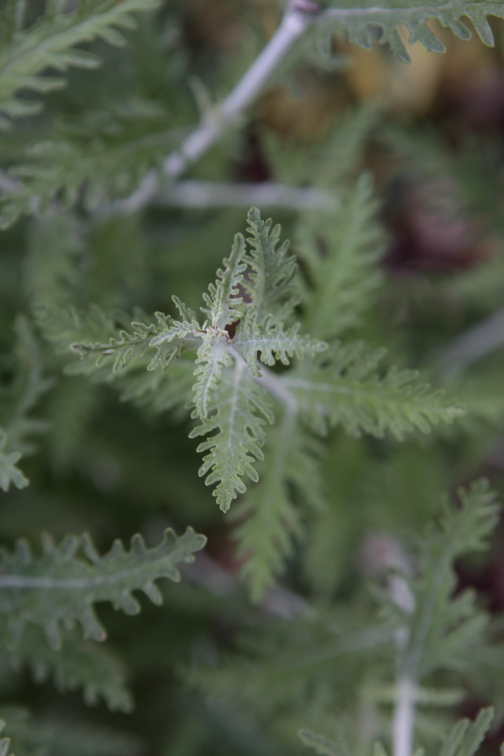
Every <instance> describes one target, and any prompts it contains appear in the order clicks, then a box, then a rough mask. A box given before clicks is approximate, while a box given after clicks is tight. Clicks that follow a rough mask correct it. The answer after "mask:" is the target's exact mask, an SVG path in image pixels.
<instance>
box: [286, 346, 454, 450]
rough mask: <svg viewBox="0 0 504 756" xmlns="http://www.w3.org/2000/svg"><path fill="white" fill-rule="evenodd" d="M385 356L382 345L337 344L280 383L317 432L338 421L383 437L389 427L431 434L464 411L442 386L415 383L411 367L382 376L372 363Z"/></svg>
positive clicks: (399, 433) (396, 432)
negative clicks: (370, 347) (325, 355)
mask: <svg viewBox="0 0 504 756" xmlns="http://www.w3.org/2000/svg"><path fill="white" fill-rule="evenodd" d="M383 356H384V352H383V350H376V351H374V352H369V351H368V350H367V349H366V348H365V346H364V345H363V344H362V343H360V342H357V343H353V344H347V345H341V344H339V345H336V346H335V348H334V349H333V350H331V352H330V354H329V355H328V359H327V361H325V362H322V361H319V362H318V364H317V363H315V364H314V363H307V362H304V363H303V364H302V365H300V366H299V368H297V369H295V370H294V371H293V372H292V373H290V374H289V375H288V376H285V377H282V384H283V386H284V387H285V388H286V389H287V390H288V391H290V392H292V394H293V395H294V396H295V397H296V400H297V401H298V402H299V406H300V407H301V410H302V411H303V413H304V415H305V418H306V419H307V420H308V422H309V424H310V425H311V427H312V428H313V429H314V430H315V431H316V432H318V433H321V434H324V433H325V432H326V429H327V426H328V425H336V424H339V423H341V424H342V425H343V427H344V428H345V430H346V431H347V432H348V433H350V434H351V435H354V436H359V435H360V434H361V433H362V432H364V433H369V434H371V435H373V436H376V437H377V438H381V437H383V436H384V435H385V433H386V432H389V433H391V434H392V435H393V436H395V438H397V439H398V440H403V439H404V437H405V435H406V434H407V433H411V432H412V431H413V430H420V431H422V432H423V433H429V432H430V430H431V427H432V426H433V425H436V424H437V423H439V422H448V423H450V422H453V420H454V419H455V418H457V417H459V416H460V415H461V414H463V409H462V408H461V407H460V406H459V405H458V404H456V403H454V402H452V401H448V400H447V399H446V398H445V396H444V392H443V391H438V390H437V391H432V390H431V389H430V387H429V386H428V385H427V384H424V383H419V382H418V380H417V378H418V374H417V373H416V372H415V371H414V370H402V371H399V370H397V368H393V367H392V368H390V370H389V371H388V372H387V373H386V375H385V376H384V377H383V378H380V377H379V375H378V374H377V372H376V368H377V366H378V365H379V363H380V361H381V359H382V358H383Z"/></svg>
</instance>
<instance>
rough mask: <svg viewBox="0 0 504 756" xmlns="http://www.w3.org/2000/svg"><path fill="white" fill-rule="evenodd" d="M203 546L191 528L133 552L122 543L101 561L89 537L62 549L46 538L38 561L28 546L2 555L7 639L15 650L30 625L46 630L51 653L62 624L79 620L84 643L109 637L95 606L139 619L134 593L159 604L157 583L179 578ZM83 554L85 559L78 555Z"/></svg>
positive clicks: (136, 540) (138, 543)
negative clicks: (180, 568) (107, 604)
mask: <svg viewBox="0 0 504 756" xmlns="http://www.w3.org/2000/svg"><path fill="white" fill-rule="evenodd" d="M204 545H205V538H204V536H201V535H197V534H196V533H195V532H194V531H193V530H192V528H188V529H187V530H186V532H185V533H184V535H182V536H180V537H177V536H176V535H175V534H174V532H173V530H166V531H165V534H164V538H163V541H162V542H161V543H160V544H159V546H156V547H155V548H152V549H148V548H146V546H145V544H144V541H143V539H142V537H141V536H140V535H135V536H133V538H132V539H131V549H130V551H129V552H128V551H125V549H124V546H123V544H122V543H121V541H119V540H118V541H114V544H113V546H112V549H111V550H110V551H109V552H108V554H106V555H105V556H103V557H100V556H99V554H98V553H97V551H96V549H95V547H94V546H93V544H92V542H91V539H90V537H89V535H87V534H84V535H83V536H81V537H76V536H67V537H66V538H65V539H64V540H63V541H62V542H61V543H60V545H59V546H57V545H56V544H55V543H54V541H53V539H52V538H51V537H50V536H48V535H44V537H43V539H42V546H43V553H42V555H41V556H38V557H37V556H34V555H33V553H32V551H31V549H30V547H29V545H28V543H27V542H26V541H18V542H17V544H16V548H15V550H14V552H13V553H9V552H8V551H6V550H3V551H2V553H1V554H0V566H1V569H0V572H1V575H0V591H1V597H0V613H2V614H5V615H7V620H8V639H9V644H10V645H11V646H15V645H16V642H17V640H18V639H19V638H20V636H21V633H22V631H23V628H24V626H25V624H26V623H27V622H33V623H35V624H38V625H40V626H41V627H43V629H44V631H45V634H46V636H47V639H48V641H49V643H50V645H51V646H52V647H53V648H59V647H60V645H61V632H60V623H65V625H66V626H72V624H74V623H75V621H78V622H79V623H80V624H81V626H82V629H83V631H84V635H85V637H86V638H92V639H94V640H104V639H105V638H106V633H105V630H104V629H103V627H102V626H101V625H100V623H99V621H98V618H97V617H96V614H95V612H94V608H93V604H94V603H96V602H97V601H110V602H112V604H113V606H114V608H115V609H122V610H123V611H124V612H125V613H126V614H138V612H139V611H140V604H139V603H138V601H137V600H136V599H135V598H134V597H133V595H132V591H134V590H142V591H144V593H145V594H146V595H147V596H148V597H149V598H150V599H151V601H153V602H154V603H156V604H160V603H161V602H162V596H161V593H160V592H159V589H158V588H157V587H156V585H155V583H154V581H155V580H157V579H158V578H160V577H167V578H170V579H171V580H174V581H178V580H179V579H180V575H179V572H178V570H177V568H176V566H175V565H176V564H177V562H190V561H192V560H193V558H194V557H193V552H195V551H199V550H200V549H202V548H203V546H204ZM79 549H82V551H83V554H84V556H85V557H86V559H83V558H82V557H80V556H79V554H78V552H79Z"/></svg>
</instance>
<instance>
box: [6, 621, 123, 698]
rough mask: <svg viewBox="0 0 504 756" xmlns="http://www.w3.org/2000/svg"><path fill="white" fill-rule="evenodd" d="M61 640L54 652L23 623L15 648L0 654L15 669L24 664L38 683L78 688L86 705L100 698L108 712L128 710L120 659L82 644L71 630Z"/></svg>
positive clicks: (35, 630) (100, 648)
mask: <svg viewBox="0 0 504 756" xmlns="http://www.w3.org/2000/svg"><path fill="white" fill-rule="evenodd" d="M63 637H64V642H63V644H62V647H61V648H60V649H59V650H57V651H56V650H54V649H53V648H51V647H50V646H48V644H47V641H46V639H45V638H44V635H43V633H42V632H41V630H40V628H38V627H37V626H36V625H33V624H32V623H27V625H26V626H25V628H24V631H23V634H22V636H21V638H20V639H19V642H18V643H17V645H16V647H15V648H14V649H12V650H8V649H6V648H4V650H3V652H2V651H0V654H1V653H4V654H5V655H6V658H7V661H8V662H9V663H10V665H11V666H12V667H13V668H14V669H16V670H19V669H20V668H22V667H23V666H24V665H28V666H29V667H30V669H31V671H32V676H33V678H34V679H35V681H36V682H37V683H39V684H40V683H44V682H46V680H47V679H48V678H49V677H52V678H53V679H54V683H55V685H56V687H57V689H58V690H59V691H60V692H61V693H63V692H64V691H67V690H76V689H79V688H82V690H83V696H84V700H85V702H86V703H87V704H88V705H89V706H94V705H95V704H96V703H97V702H98V700H99V698H103V699H104V701H105V702H106V704H107V706H108V708H109V709H110V710H111V711H123V712H129V711H131V710H132V708H133V700H132V697H131V693H130V691H129V690H128V689H127V687H126V673H125V669H124V665H123V664H122V662H121V661H120V659H119V658H118V657H116V656H115V655H114V653H113V652H112V651H111V650H110V649H109V648H108V647H107V646H102V645H100V644H97V643H94V642H93V641H84V640H82V639H81V638H80V637H79V636H78V633H76V632H75V631H74V632H72V633H69V632H68V631H66V632H65V633H64V636H63Z"/></svg>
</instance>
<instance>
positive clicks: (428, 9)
mask: <svg viewBox="0 0 504 756" xmlns="http://www.w3.org/2000/svg"><path fill="white" fill-rule="evenodd" d="M352 6H353V7H352ZM463 16H465V17H467V18H468V19H469V20H470V21H471V22H472V24H473V26H474V28H475V29H476V32H477V34H478V36H479V37H480V39H481V41H482V42H484V43H485V44H486V45H493V44H494V37H493V33H492V29H491V27H490V24H489V22H488V20H487V16H497V18H503V17H504V8H503V7H502V3H500V2H495V0H484V2H481V1H480V0H456V1H455V2H454V1H453V0H452V1H451V2H437V0H422V2H416V0H403V2H401V3H400V4H399V3H397V2H395V0H393V1H392V2H390V1H389V2H383V3H380V4H375V3H373V2H372V0H365V2H363V3H360V5H359V7H355V5H354V4H353V2H352V0H345V2H343V3H340V4H338V7H329V8H328V9H327V10H326V11H325V12H324V13H322V14H321V22H320V23H319V24H318V25H317V26H318V29H317V30H316V33H317V34H322V35H323V36H324V37H327V36H330V35H332V34H335V33H343V34H345V35H346V37H347V39H348V41H349V42H353V43H354V44H356V45H359V47H364V48H366V49H371V47H372V45H373V42H374V40H375V35H374V30H375V29H377V28H378V29H379V37H378V41H379V42H380V43H386V44H388V45H390V49H391V50H392V52H393V53H394V54H395V55H397V57H398V58H399V59H400V60H402V61H403V62H404V63H409V62H410V56H409V54H408V51H407V50H406V47H405V46H404V43H403V41H402V39H401V36H400V34H399V31H398V26H399V24H404V25H405V26H406V27H407V29H408V31H409V37H408V42H409V43H410V44H411V43H413V42H417V41H418V42H421V43H422V45H423V46H424V47H425V49H426V50H429V51H430V52H445V50H446V48H445V46H444V44H443V43H442V42H441V40H440V39H439V37H437V36H436V34H435V33H434V32H433V31H431V29H430V28H429V27H428V26H427V21H429V20H430V19H437V20H438V21H439V22H440V23H441V25H442V26H446V27H448V28H449V29H451V31H452V32H453V33H454V34H455V35H456V36H457V37H458V38H459V39H470V37H471V32H470V30H469V28H468V27H467V26H466V24H465V23H464V22H463V21H462V20H461V19H462V17H463Z"/></svg>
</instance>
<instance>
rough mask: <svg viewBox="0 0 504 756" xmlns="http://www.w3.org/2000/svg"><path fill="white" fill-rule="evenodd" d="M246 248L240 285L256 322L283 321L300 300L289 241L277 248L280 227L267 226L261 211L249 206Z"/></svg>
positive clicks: (294, 263) (294, 261) (269, 222)
mask: <svg viewBox="0 0 504 756" xmlns="http://www.w3.org/2000/svg"><path fill="white" fill-rule="evenodd" d="M247 223H248V227H247V231H248V233H249V234H251V236H250V237H248V238H247V242H248V244H249V247H250V249H249V251H248V252H247V255H246V258H245V259H246V262H247V264H248V266H249V268H250V273H249V275H248V276H247V279H246V280H245V281H244V284H243V287H244V289H245V291H246V292H247V295H248V297H249V298H250V301H251V302H252V304H253V305H254V306H255V308H256V310H257V321H258V323H259V324H262V323H263V321H264V319H265V318H268V320H269V322H270V323H271V324H276V323H279V322H280V321H282V320H284V319H285V318H286V317H287V316H288V315H290V313H291V312H292V310H293V309H294V307H295V306H296V305H297V304H298V302H299V300H300V291H299V285H298V282H297V280H296V274H297V263H296V258H295V257H294V256H292V255H291V256H289V255H288V254H287V253H288V250H289V242H288V241H285V242H283V244H282V245H281V246H280V247H279V248H278V244H279V241H280V233H281V228H280V226H279V225H276V226H274V227H273V229H272V228H271V226H272V221H271V219H270V220H267V221H263V220H262V218H261V213H260V212H259V210H258V209H257V208H256V207H253V208H252V209H251V210H250V211H249V213H248V215H247Z"/></svg>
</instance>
